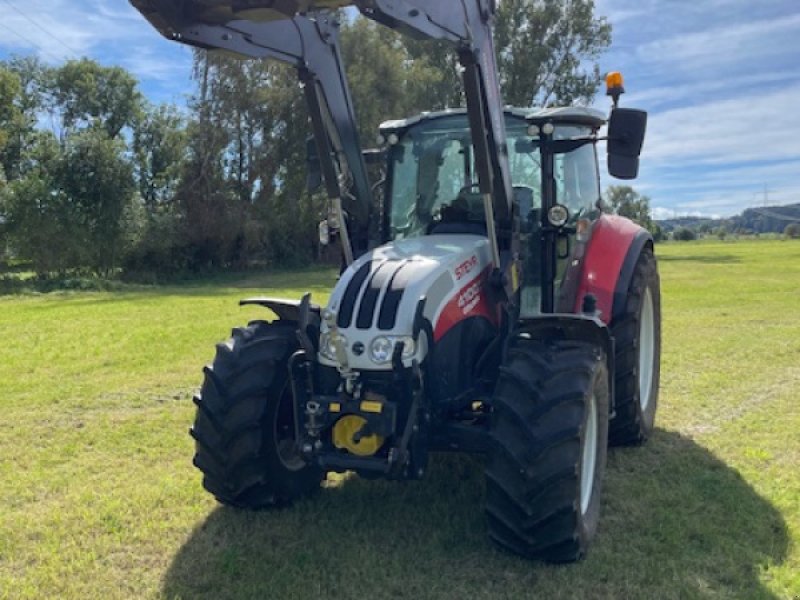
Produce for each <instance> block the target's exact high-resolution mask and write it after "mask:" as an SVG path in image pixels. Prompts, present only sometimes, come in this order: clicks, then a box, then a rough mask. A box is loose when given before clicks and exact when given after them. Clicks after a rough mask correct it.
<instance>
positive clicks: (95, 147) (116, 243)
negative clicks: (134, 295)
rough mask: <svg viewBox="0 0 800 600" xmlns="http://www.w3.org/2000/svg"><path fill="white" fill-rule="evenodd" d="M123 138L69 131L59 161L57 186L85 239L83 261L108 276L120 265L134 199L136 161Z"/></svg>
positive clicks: (98, 133)
mask: <svg viewBox="0 0 800 600" xmlns="http://www.w3.org/2000/svg"><path fill="white" fill-rule="evenodd" d="M125 152H126V148H125V144H124V143H123V141H122V140H119V139H111V138H110V137H108V136H107V135H106V132H105V131H104V130H96V129H92V130H88V131H84V132H81V133H78V134H75V135H73V136H71V137H70V138H69V139H68V140H67V143H66V146H65V149H64V151H63V152H62V154H61V156H60V157H59V160H58V165H57V168H56V181H55V183H56V186H55V187H56V189H58V190H59V193H61V194H63V195H64V196H66V198H68V200H69V202H70V204H71V207H72V212H73V214H74V216H75V218H76V221H77V224H78V227H79V229H80V235H81V237H82V240H83V241H84V243H85V255H86V257H85V260H86V261H87V262H86V263H85V264H86V265H87V266H89V267H90V268H91V269H92V270H93V271H94V272H95V273H97V274H100V275H104V276H108V275H110V274H111V272H112V271H113V270H114V268H115V267H117V266H118V265H119V262H120V260H121V257H122V254H123V249H124V247H123V240H124V238H125V229H124V222H125V216H126V211H127V210H128V209H129V207H130V204H131V202H132V200H133V193H134V189H135V182H134V178H133V165H132V164H131V161H130V160H129V159H128V158H127V157H126V156H125Z"/></svg>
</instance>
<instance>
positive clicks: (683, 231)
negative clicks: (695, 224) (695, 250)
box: [672, 227, 697, 242]
mask: <svg viewBox="0 0 800 600" xmlns="http://www.w3.org/2000/svg"><path fill="white" fill-rule="evenodd" d="M672 238H673V239H674V240H677V241H679V242H691V241H692V240H696V239H697V234H696V233H695V232H694V231H693V230H691V229H689V228H688V227H678V229H676V230H675V233H673V234H672Z"/></svg>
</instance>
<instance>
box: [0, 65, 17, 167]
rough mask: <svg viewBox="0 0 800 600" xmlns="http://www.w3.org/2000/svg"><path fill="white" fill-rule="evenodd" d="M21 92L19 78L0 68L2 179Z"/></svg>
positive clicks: (15, 126)
mask: <svg viewBox="0 0 800 600" xmlns="http://www.w3.org/2000/svg"><path fill="white" fill-rule="evenodd" d="M21 90H22V86H21V84H20V80H19V77H17V75H16V74H15V73H13V72H11V71H9V70H8V69H5V68H3V67H0V161H2V164H3V167H4V169H3V170H4V173H3V175H4V179H5V178H7V177H8V175H9V173H8V170H9V169H6V168H5V166H6V163H7V162H8V159H7V158H6V157H7V156H8V154H7V153H8V149H7V148H8V147H9V146H12V147H13V137H14V131H15V130H16V128H17V126H18V123H19V119H20V113H19V108H18V107H17V99H18V97H19V95H20V92H21Z"/></svg>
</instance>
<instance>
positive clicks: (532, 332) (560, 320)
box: [509, 313, 614, 416]
mask: <svg viewBox="0 0 800 600" xmlns="http://www.w3.org/2000/svg"><path fill="white" fill-rule="evenodd" d="M521 337H522V338H530V339H534V340H561V341H574V342H588V343H591V344H594V345H595V346H597V347H598V348H602V350H603V352H604V353H605V355H606V365H607V366H608V374H609V377H608V391H609V398H610V403H609V410H610V414H611V415H612V416H613V414H614V338H613V337H611V332H610V331H609V329H608V327H606V325H605V324H604V323H603V322H602V321H601V320H600V319H598V318H597V317H592V316H588V315H581V314H576V315H573V314H559V313H555V314H546V315H540V316H537V317H532V318H530V319H524V320H522V321H521V322H520V324H519V328H518V329H517V330H516V331H515V332H514V334H513V335H512V336H511V337H510V338H509V340H510V342H513V341H514V340H515V339H518V338H521Z"/></svg>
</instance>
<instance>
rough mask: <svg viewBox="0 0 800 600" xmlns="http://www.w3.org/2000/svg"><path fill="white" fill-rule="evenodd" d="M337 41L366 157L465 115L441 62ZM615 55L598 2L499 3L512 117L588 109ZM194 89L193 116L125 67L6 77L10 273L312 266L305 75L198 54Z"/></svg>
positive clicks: (438, 57)
mask: <svg viewBox="0 0 800 600" xmlns="http://www.w3.org/2000/svg"><path fill="white" fill-rule="evenodd" d="M341 40H342V53H343V59H344V62H345V64H346V65H347V69H348V70H347V75H348V78H349V81H350V84H351V88H352V93H353V98H354V103H355V106H356V111H357V115H358V120H359V121H358V126H359V131H360V135H361V139H362V145H363V146H365V147H368V146H370V142H371V140H372V139H374V137H375V135H376V134H377V127H378V125H379V124H380V122H382V121H383V120H386V119H390V118H399V117H403V116H408V115H411V114H415V113H418V112H421V111H423V110H438V109H442V108H446V107H454V106H461V105H462V104H463V97H462V92H461V83H460V78H459V73H458V69H457V62H456V59H455V56H454V54H453V53H452V52H451V50H450V49H449V48H448V47H447V46H444V45H442V44H440V43H436V42H425V41H418V40H413V39H410V38H405V37H402V36H400V35H398V34H395V33H394V32H392V31H389V30H387V29H384V28H380V27H379V26H377V25H375V24H374V23H372V22H371V21H369V20H366V19H361V18H357V19H354V20H349V19H346V18H344V19H342V26H341ZM610 40H611V27H610V25H609V24H608V23H607V22H606V20H605V19H604V18H602V17H598V16H596V15H595V10H594V2H593V0H568V1H566V2H563V1H557V0H504V1H503V2H502V3H500V6H499V9H498V15H497V22H496V28H495V42H496V49H497V58H498V64H499V68H500V79H501V85H502V87H503V94H504V100H505V101H506V102H507V103H508V104H513V105H517V106H531V105H567V104H587V103H589V102H590V101H591V99H592V98H593V97H594V95H595V93H596V91H597V88H598V85H599V83H600V73H599V68H598V65H597V59H598V57H599V56H600V54H601V53H602V52H603V51H604V50H605V49H606V48H607V47H608V45H609V44H610ZM192 78H193V82H194V90H193V92H192V94H191V96H190V99H189V101H188V104H187V105H186V106H181V107H178V106H173V105H169V104H161V105H153V104H151V103H150V102H148V101H147V99H146V98H145V97H144V95H143V93H142V91H141V89H140V88H139V85H138V83H137V81H136V79H135V78H134V77H133V76H132V75H131V74H130V73H128V72H126V71H125V70H124V69H122V68H120V67H114V66H103V65H101V64H99V63H97V62H95V61H93V60H90V59H87V58H84V59H81V60H73V61H68V62H66V63H64V64H63V65H60V66H49V65H46V64H44V63H43V62H42V61H40V60H38V59H36V58H34V57H15V58H12V59H10V60H7V61H4V62H0V264H2V263H3V262H4V261H5V262H9V261H11V260H18V261H25V262H27V263H29V264H30V265H31V266H32V268H33V270H35V271H36V272H37V273H38V274H40V275H42V276H49V275H53V274H56V275H64V274H66V273H73V272H85V273H92V274H97V275H101V276H111V275H116V274H118V273H120V272H122V273H124V274H125V275H127V276H130V277H139V278H141V277H145V278H159V277H162V276H168V275H170V274H174V273H178V272H204V271H209V270H217V269H223V268H234V269H239V268H244V267H248V266H251V265H254V264H256V265H281V266H295V265H300V264H304V263H308V262H310V261H312V260H314V259H315V258H317V257H318V256H319V248H318V246H317V242H316V237H317V236H316V233H315V232H316V223H317V222H318V221H319V219H320V218H321V216H322V215H323V214H324V213H325V202H326V201H325V199H324V198H321V197H318V196H315V195H311V194H309V193H308V192H307V191H306V185H305V181H306V173H305V161H306V155H305V151H306V139H307V137H308V135H309V128H308V123H307V115H306V111H305V105H304V101H303V96H302V92H301V90H300V87H299V84H298V81H297V77H296V75H295V72H294V71H293V70H292V69H290V68H287V67H286V66H284V65H280V64H276V63H271V62H261V61H239V60H235V59H231V58H228V57H225V56H222V55H217V54H214V53H208V52H205V51H197V52H195V54H194V61H193V71H192Z"/></svg>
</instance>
